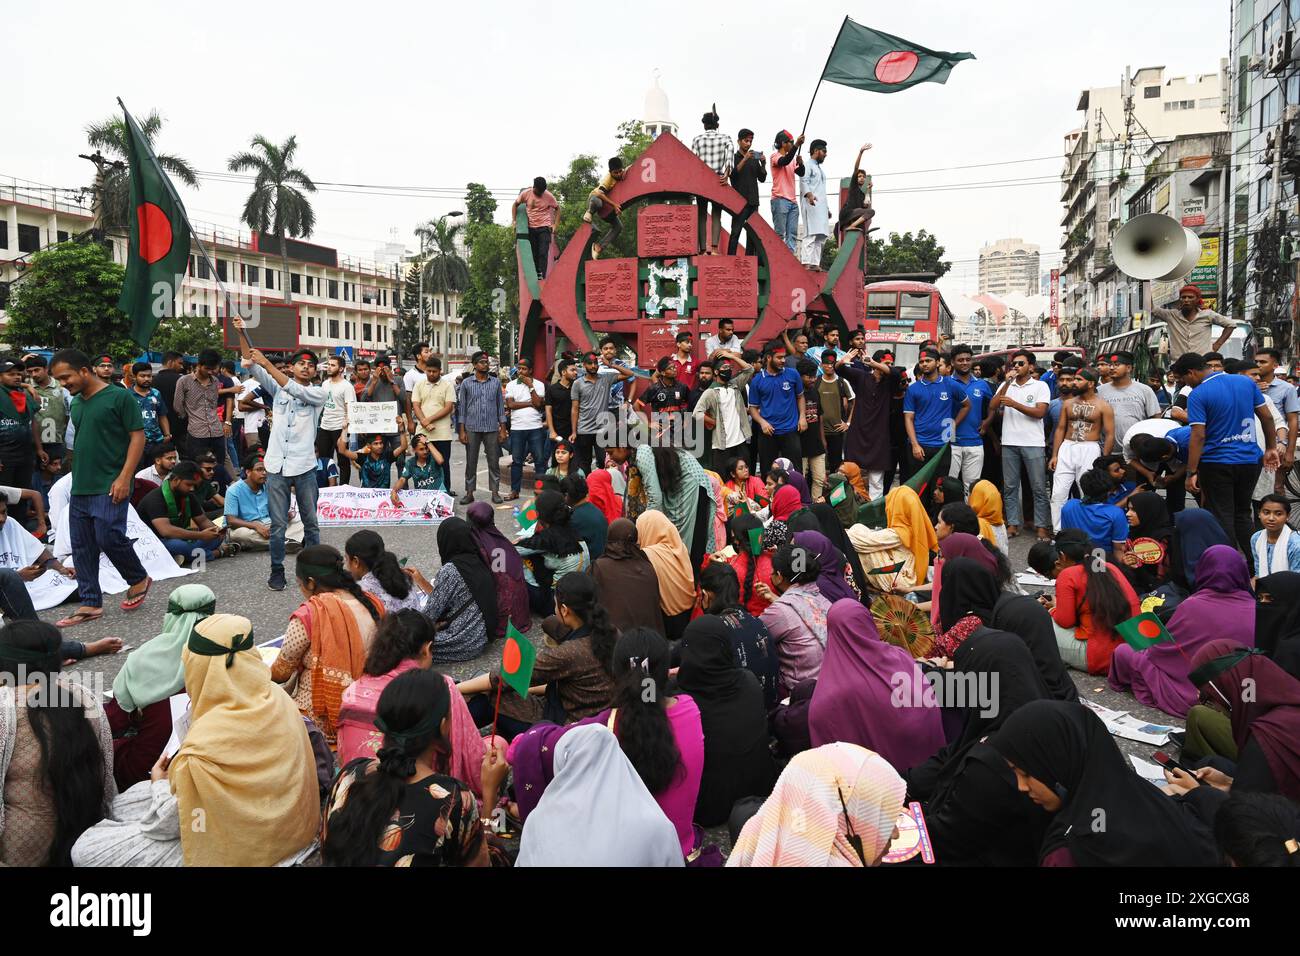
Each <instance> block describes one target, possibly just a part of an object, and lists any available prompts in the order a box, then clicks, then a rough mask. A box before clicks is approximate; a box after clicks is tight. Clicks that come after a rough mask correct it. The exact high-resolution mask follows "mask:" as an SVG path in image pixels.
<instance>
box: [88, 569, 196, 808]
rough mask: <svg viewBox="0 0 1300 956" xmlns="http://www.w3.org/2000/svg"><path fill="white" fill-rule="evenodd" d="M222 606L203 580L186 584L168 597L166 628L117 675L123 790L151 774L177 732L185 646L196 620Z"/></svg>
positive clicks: (116, 756) (117, 772)
mask: <svg viewBox="0 0 1300 956" xmlns="http://www.w3.org/2000/svg"><path fill="white" fill-rule="evenodd" d="M216 609H217V596H216V595H215V594H213V593H212V590H211V589H210V588H208V587H205V586H204V585H202V584H182V585H181V586H180V587H178V588H177V589H176V590H174V591H172V593H171V595H170V596H169V597H168V598H167V613H166V615H165V616H164V617H163V629H162V633H161V634H159V635H157V636H156V637H153V638H150V639H149V640H147V641H145V642H144V644H142V645H140V647H138V648H136V650H135V651H133V652H132V653H131V654H130V655H129V656H128V657H127V658H126V660H124V661H123V662H122V669H121V670H120V671H118V672H117V677H116V678H114V680H113V697H112V699H110V700H108V701H105V703H104V716H105V717H107V718H108V724H109V726H110V727H111V728H112V730H113V776H114V778H115V779H116V780H117V788H118V790H122V791H124V790H126V789H127V788H129V787H131V786H133V785H134V784H137V783H140V782H141V781H142V780H148V779H149V769H150V768H151V767H152V766H153V765H154V762H155V761H156V760H157V759H158V757H159V756H160V755H161V754H162V752H163V748H164V747H166V746H167V740H168V738H170V737H171V733H172V709H171V702H170V700H169V698H170V697H172V696H173V695H175V694H179V693H180V692H181V691H183V690H185V668H184V666H183V665H182V664H181V651H183V650H184V649H185V642H186V641H188V640H189V639H190V632H191V631H193V630H194V627H195V625H196V624H198V623H199V622H200V621H202V620H203V619H204V618H207V617H208V616H210V615H211V614H213V613H214V612H215V611H216Z"/></svg>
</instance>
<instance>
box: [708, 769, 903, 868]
mask: <svg viewBox="0 0 1300 956" xmlns="http://www.w3.org/2000/svg"><path fill="white" fill-rule="evenodd" d="M906 789H907V786H906V784H904V783H903V778H902V777H900V776H899V775H898V771H896V770H895V769H894V768H893V767H891V766H890V765H889V762H888V761H887V760H885V758H884V757H882V756H880V754H876V753H872V752H871V751H870V750H867V749H866V748H864V747H859V746H858V745H857V744H852V743H830V744H825V745H824V746H821V747H818V748H816V749H815V750H805V751H804V752H803V753H801V754H799V755H798V756H796V757H795V758H794V759H793V760H791V761H790V763H789V764H787V765H786V768H785V770H784V771H782V773H781V777H780V779H779V780H777V782H776V789H774V790H773V791H772V795H771V796H769V797H768V798H767V799H766V800H765V801H763V805H762V807H761V808H760V809H759V811H758V812H757V813H756V814H754V816H752V817H750V819H749V822H748V823H746V824H745V827H744V829H743V830H741V831H740V836H739V837H738V838H737V840H736V844H735V846H734V847H733V848H732V851H731V856H730V858H729V859H728V860H727V866H752V867H770V866H835V867H840V866H876V865H877V864H878V863H879V862H880V859H881V857H883V856H884V855H885V852H886V850H888V848H889V843H890V841H891V840H892V839H893V836H894V830H895V823H896V822H897V820H898V814H899V811H900V810H902V809H903V798H904V795H905V791H906Z"/></svg>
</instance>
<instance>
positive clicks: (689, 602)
mask: <svg viewBox="0 0 1300 956" xmlns="http://www.w3.org/2000/svg"><path fill="white" fill-rule="evenodd" d="M636 537H637V541H638V542H639V543H640V545H641V550H642V551H643V552H645V556H646V557H647V558H649V559H650V563H651V564H652V565H654V569H655V575H656V576H657V577H658V578H659V606H660V608H662V609H663V612H664V624H665V628H666V634H665V636H666V637H667V638H668V639H669V640H676V639H677V638H678V637H680V636H681V634H682V631H683V630H685V628H686V622H687V621H688V620H689V619H690V614H691V609H692V608H694V607H695V574H694V569H693V568H692V567H691V556H690V553H689V552H688V551H687V550H686V545H685V544H684V543H683V541H682V537H681V535H679V534H678V533H677V528H676V526H675V525H674V524H673V523H672V522H671V521H669V520H668V516H667V515H665V514H664V513H663V512H662V511H647V512H645V513H644V514H642V515H641V517H639V518H637V519H636Z"/></svg>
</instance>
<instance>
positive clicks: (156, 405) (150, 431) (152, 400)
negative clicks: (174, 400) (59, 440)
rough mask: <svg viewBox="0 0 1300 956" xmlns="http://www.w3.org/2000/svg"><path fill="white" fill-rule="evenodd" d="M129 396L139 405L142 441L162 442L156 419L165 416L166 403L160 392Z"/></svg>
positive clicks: (154, 443)
mask: <svg viewBox="0 0 1300 956" xmlns="http://www.w3.org/2000/svg"><path fill="white" fill-rule="evenodd" d="M131 394H132V395H134V396H135V400H136V402H138V403H139V405H140V417H141V418H143V419H144V440H145V441H147V442H148V443H149V444H151V445H156V444H157V443H158V442H160V441H162V440H163V431H162V425H160V424H159V423H158V418H159V416H161V415H166V414H167V402H166V401H165V400H164V399H163V397H162V392H160V391H158V389H156V388H151V389H149V391H148V393H147V394H145V395H141V394H140V393H139V392H137V391H136V390H135V389H131ZM60 437H62V436H60Z"/></svg>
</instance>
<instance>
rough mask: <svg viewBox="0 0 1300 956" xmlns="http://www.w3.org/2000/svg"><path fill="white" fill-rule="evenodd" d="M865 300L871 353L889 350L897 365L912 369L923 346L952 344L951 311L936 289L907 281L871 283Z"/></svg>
mask: <svg viewBox="0 0 1300 956" xmlns="http://www.w3.org/2000/svg"><path fill="white" fill-rule="evenodd" d="M866 300H867V314H866V316H865V320H864V322H863V328H864V329H865V330H866V333H867V349H868V351H872V352H874V351H875V350H876V349H883V348H887V349H890V350H891V351H892V352H893V353H894V362H895V364H897V365H901V366H903V367H904V368H911V367H912V366H913V365H915V364H916V360H917V359H918V358H920V355H921V344H922V343H923V342H925V341H927V340H930V339H933V340H934V341H936V342H939V343H941V345H942V344H944V343H947V344H951V340H952V310H951V309H949V308H948V305H947V303H946V302H944V301H943V295H942V294H940V292H939V289H938V288H937V287H936V286H933V285H931V284H930V283H928V282H911V281H905V280H889V281H887V282H870V283H868V284H867V288H866Z"/></svg>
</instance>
